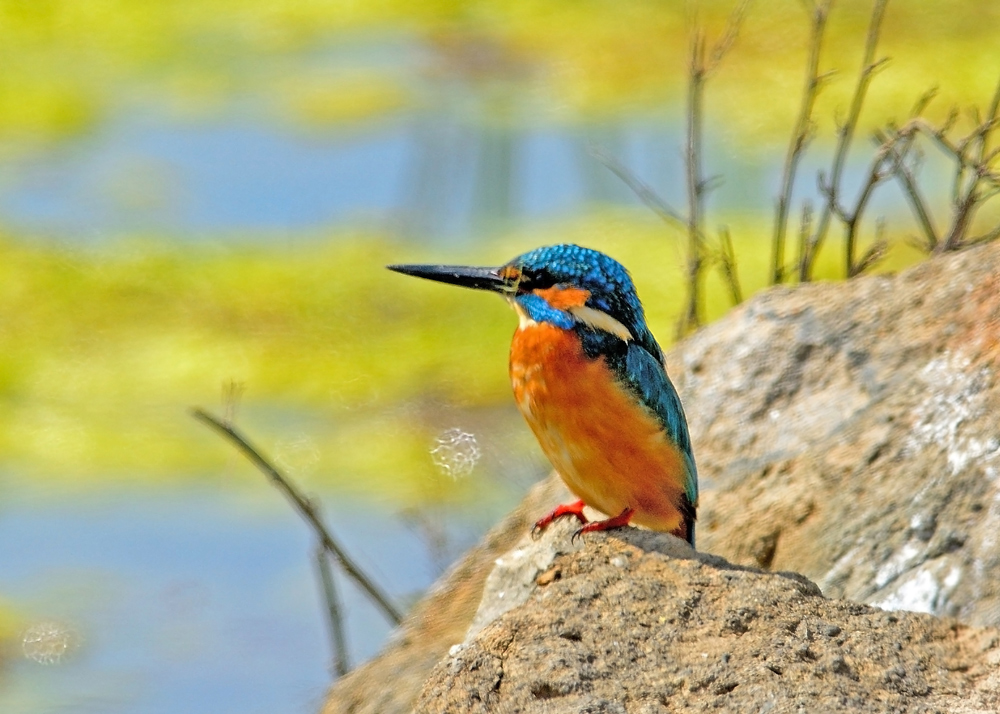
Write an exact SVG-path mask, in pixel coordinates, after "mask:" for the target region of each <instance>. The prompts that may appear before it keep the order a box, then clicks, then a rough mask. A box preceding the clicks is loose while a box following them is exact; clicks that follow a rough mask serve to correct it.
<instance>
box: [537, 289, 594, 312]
mask: <svg viewBox="0 0 1000 714" xmlns="http://www.w3.org/2000/svg"><path fill="white" fill-rule="evenodd" d="M532 292H534V293H535V295H538V296H539V297H541V298H542V299H543V300H545V302H547V303H548V304H549V305H551V306H552V307H554V308H556V309H557V310H568V309H569V308H571V307H583V306H584V305H586V304H587V299H588V298H589V297H590V291H589V290H584V289H583V288H560V287H558V286H553V287H551V288H545V290H534V291H532Z"/></svg>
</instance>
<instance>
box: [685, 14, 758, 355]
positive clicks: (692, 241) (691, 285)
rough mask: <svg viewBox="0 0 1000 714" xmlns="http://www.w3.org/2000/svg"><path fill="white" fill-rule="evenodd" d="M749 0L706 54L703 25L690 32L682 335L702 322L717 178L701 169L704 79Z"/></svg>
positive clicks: (729, 43)
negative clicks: (708, 208) (708, 225)
mask: <svg viewBox="0 0 1000 714" xmlns="http://www.w3.org/2000/svg"><path fill="white" fill-rule="evenodd" d="M749 6H750V0H741V1H740V2H739V3H738V4H737V5H736V7H735V8H733V11H732V12H731V13H730V15H729V21H728V23H727V25H726V30H725V31H724V32H723V34H722V37H720V38H719V40H718V42H716V43H715V45H714V46H713V47H712V51H711V54H710V55H709V56H707V57H706V49H705V35H704V33H703V32H702V31H701V29H700V28H695V29H694V30H692V32H691V47H690V55H689V62H688V97H687V99H688V102H687V136H686V141H685V150H684V175H685V183H686V187H687V198H688V211H687V220H686V224H687V233H688V256H687V287H688V290H687V293H688V295H687V306H686V308H685V310H684V313H683V314H682V315H681V319H680V320H679V321H678V323H677V335H678V337H681V336H683V335H685V334H687V333H688V332H690V331H691V330H694V329H696V328H697V327H699V326H700V325H701V324H702V321H703V315H702V313H703V310H704V300H703V299H702V281H703V279H704V271H703V268H704V264H705V259H706V256H707V252H708V251H707V245H706V240H705V230H704V216H705V196H706V195H707V193H708V191H710V190H711V189H712V188H714V186H716V185H717V183H718V182H717V181H716V180H715V179H708V180H706V179H705V178H704V173H703V171H702V164H701V162H702V154H703V152H702V127H703V124H704V120H703V105H704V97H705V82H706V80H707V79H708V77H709V76H710V75H711V74H712V73H713V72H715V71H716V70H717V69H718V68H719V64H720V63H721V62H722V59H723V58H724V57H725V56H726V54H727V53H728V52H729V50H730V49H732V47H733V45H734V44H735V42H736V38H737V37H738V36H739V32H740V28H741V27H742V25H743V20H744V19H745V17H746V13H747V9H748V8H749Z"/></svg>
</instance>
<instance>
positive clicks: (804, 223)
mask: <svg viewBox="0 0 1000 714" xmlns="http://www.w3.org/2000/svg"><path fill="white" fill-rule="evenodd" d="M812 221H813V207H812V202H810V201H805V202H804V203H803V204H802V220H801V221H800V222H799V266H798V268H799V274H801V273H802V271H803V270H805V268H804V267H803V265H802V261H804V260H806V258H807V257H808V255H809V250H808V248H807V246H808V245H809V239H810V237H811V236H812Z"/></svg>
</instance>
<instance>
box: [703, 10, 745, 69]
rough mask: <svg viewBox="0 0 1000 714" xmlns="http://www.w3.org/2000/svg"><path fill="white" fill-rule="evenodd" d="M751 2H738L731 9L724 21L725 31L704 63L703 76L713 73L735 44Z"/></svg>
mask: <svg viewBox="0 0 1000 714" xmlns="http://www.w3.org/2000/svg"><path fill="white" fill-rule="evenodd" d="M752 2H753V0H740V2H739V3H738V4H737V5H736V7H734V8H733V11H732V12H730V13H729V18H728V20H727V21H726V29H725V31H723V33H722V37H720V38H719V40H718V41H717V42H716V43H715V45H714V46H713V47H712V55H711V57H709V59H708V62H706V63H705V74H712V73H713V72H715V70H716V69H718V67H719V65H720V64H721V63H722V59H723V58H724V57H725V56H726V53H727V52H729V50H731V49H732V48H733V45H734V44H736V38H738V37H739V36H740V28H741V27H743V21H744V20H745V19H746V17H747V11H748V10H749V9H750V5H751V3H752Z"/></svg>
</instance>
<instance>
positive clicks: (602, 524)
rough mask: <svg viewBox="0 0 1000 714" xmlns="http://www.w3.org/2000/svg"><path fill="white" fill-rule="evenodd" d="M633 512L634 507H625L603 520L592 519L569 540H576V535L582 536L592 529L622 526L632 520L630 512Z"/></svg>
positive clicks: (602, 529)
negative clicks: (612, 516)
mask: <svg viewBox="0 0 1000 714" xmlns="http://www.w3.org/2000/svg"><path fill="white" fill-rule="evenodd" d="M633 513H635V509H632V508H626V509H625V510H624V511H622V512H621V513H619V514H618V515H617V516H615V517H614V518H608V519H607V520H604V521H594V522H593V523H588V524H587V525H585V526H584V527H583V528H581V529H580V530H578V531H577V532H576V533H574V534H573V537H572V538H571V539H570V540H576V539H577V537H578V536H582V535H583V534H584V533H593V532H594V531H609V530H611V529H612V528H622V527H624V526H627V525H628V522H629V521H630V520H632V514H633Z"/></svg>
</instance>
